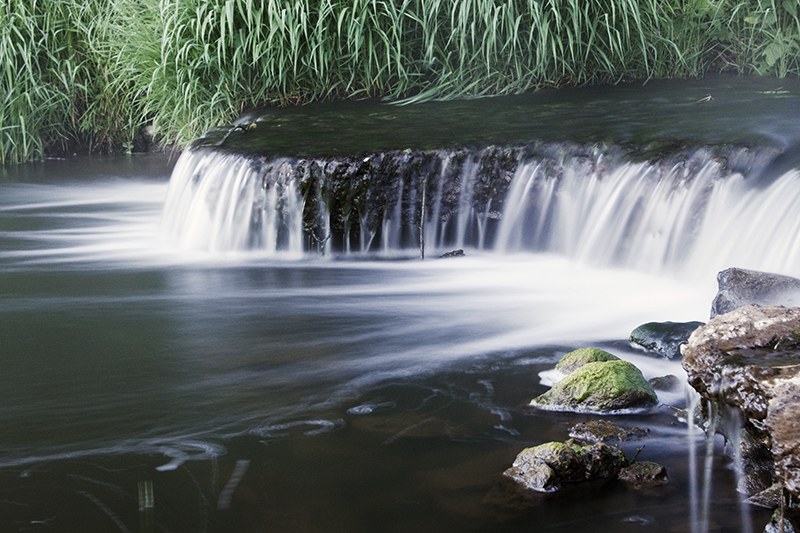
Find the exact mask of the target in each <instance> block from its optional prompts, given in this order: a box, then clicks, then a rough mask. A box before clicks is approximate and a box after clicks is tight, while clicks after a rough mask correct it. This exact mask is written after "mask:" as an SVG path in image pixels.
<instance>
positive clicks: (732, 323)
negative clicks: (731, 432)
mask: <svg viewBox="0 0 800 533" xmlns="http://www.w3.org/2000/svg"><path fill="white" fill-rule="evenodd" d="M681 351H682V352H683V367H684V369H685V370H686V372H687V374H688V378H689V383H690V384H691V385H692V386H693V387H694V388H695V389H696V390H697V391H698V392H699V393H700V395H701V396H703V397H704V398H706V399H708V400H711V401H712V402H714V403H715V404H716V405H719V406H721V407H725V408H728V409H733V410H734V411H735V412H738V413H740V416H741V419H742V420H743V422H744V424H743V427H744V431H745V432H746V434H745V438H744V439H743V440H742V442H743V443H744V444H745V445H744V446H743V447H742V451H743V456H744V458H745V463H746V464H745V474H747V475H748V476H750V475H751V474H752V475H753V476H751V477H753V479H756V478H758V477H759V476H762V475H763V474H764V472H765V471H766V469H765V468H764V467H763V466H762V463H763V462H764V461H763V457H764V456H766V457H770V456H771V462H772V465H771V468H770V470H772V471H774V476H775V478H776V479H777V481H779V482H780V483H781V484H782V485H783V487H785V489H786V490H788V491H789V492H790V493H791V494H793V495H794V496H795V497H796V496H798V495H800V419H798V406H800V308H796V307H794V308H785V307H774V306H768V307H757V306H755V305H750V306H746V307H741V308H738V309H736V310H734V311H731V312H729V313H726V314H724V315H718V316H716V317H714V318H712V319H711V320H710V321H709V322H708V324H706V325H705V326H703V327H702V328H699V329H697V330H696V331H695V332H694V333H692V335H691V337H690V338H689V342H688V343H687V344H686V345H685V346H683V347H682V348H681ZM729 437H731V436H729ZM758 484H760V485H761V486H763V485H764V484H765V483H764V482H763V481H762V482H760V483H758ZM758 484H756V483H754V484H753V485H754V486H755V485H758Z"/></svg>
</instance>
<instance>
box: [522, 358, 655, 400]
mask: <svg viewBox="0 0 800 533" xmlns="http://www.w3.org/2000/svg"><path fill="white" fill-rule="evenodd" d="M531 405H532V406H534V407H538V408H540V409H547V410H552V411H579V412H582V411H586V412H608V411H619V410H624V409H644V408H649V407H654V406H656V405H658V397H657V396H656V393H655V391H654V390H653V387H652V385H650V383H648V382H647V380H646V379H644V376H642V372H641V371H640V370H639V369H638V368H636V367H635V366H634V365H632V364H631V363H629V362H627V361H622V360H616V361H605V362H595V363H586V364H585V365H583V366H581V367H580V368H578V369H576V370H574V371H573V372H572V373H571V374H570V375H568V376H567V377H565V378H564V379H562V380H561V381H559V382H558V383H556V384H555V385H553V387H552V388H551V389H550V390H549V391H547V392H545V393H544V394H542V395H541V396H539V397H537V398H534V399H533V400H532V401H531Z"/></svg>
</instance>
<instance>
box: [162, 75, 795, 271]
mask: <svg viewBox="0 0 800 533" xmlns="http://www.w3.org/2000/svg"><path fill="white" fill-rule="evenodd" d="M781 81H783V80H781ZM706 91H709V92H708V94H709V95H710V94H711V92H710V91H713V93H714V96H713V97H711V98H706V97H703V95H705V94H706ZM698 95H700V97H699V98H696V97H697V96H698ZM426 106H427V107H426ZM798 109H800V84H797V83H789V82H787V83H786V84H783V83H782V84H781V86H775V80H755V81H754V80H740V79H738V78H737V79H734V78H726V77H719V78H714V79H709V80H701V81H696V82H690V83H688V84H687V83H684V84H681V85H677V84H672V83H668V82H662V83H660V84H652V85H648V86H644V87H641V86H628V87H621V88H615V90H614V91H610V90H608V89H607V88H597V89H591V90H586V89H584V90H581V91H574V92H567V93H559V98H555V97H554V96H553V93H549V92H542V93H535V94H533V95H526V96H520V97H510V98H507V99H502V100H499V99H498V100H490V101H472V102H450V103H439V104H426V105H425V106H411V107H408V108H405V107H396V106H387V105H384V104H379V103H376V102H347V103H328V104H320V105H319V106H317V107H313V108H312V106H309V107H307V108H299V109H290V110H269V111H263V112H254V113H251V114H248V115H245V116H243V117H242V118H241V119H240V120H239V121H237V123H235V124H234V125H233V126H232V127H230V128H220V129H218V130H215V131H211V132H209V133H208V134H207V135H206V136H204V137H203V138H202V139H199V140H198V141H197V142H196V143H195V144H194V145H193V146H192V147H191V148H190V149H187V150H186V151H185V152H184V154H183V155H182V156H181V158H180V160H179V161H178V163H177V165H176V168H175V171H174V173H173V178H172V181H171V184H170V188H169V192H168V194H167V200H166V203H165V209H164V217H163V230H164V231H165V233H166V234H167V235H169V238H170V239H172V241H173V242H175V243H177V244H178V245H179V246H180V247H181V248H184V249H194V250H205V251H210V252H241V251H253V250H255V251H259V252H262V253H266V254H267V255H272V256H275V257H284V258H286V257H294V258H298V257H301V256H302V255H303V254H305V253H321V254H323V255H328V256H330V255H331V254H334V255H336V254H345V255H346V254H354V253H356V254H367V253H370V254H374V253H378V254H382V255H383V256H390V257H400V256H405V257H410V256H413V255H418V254H420V252H421V251H422V250H424V251H425V252H426V253H427V255H428V256H429V257H430V256H434V255H440V254H442V253H445V252H448V251H450V250H453V249H460V248H468V249H472V250H479V251H481V252H485V253H501V254H509V253H518V252H547V253H556V254H559V255H563V256H566V257H569V258H571V259H576V260H579V261H581V262H587V263H591V264H595V265H601V266H615V267H623V268H632V269H636V270H641V271H646V272H665V271H666V272H677V273H687V272H688V273H700V272H702V273H704V274H710V273H715V272H716V271H718V270H721V269H723V268H726V267H728V266H731V265H733V264H735V265H737V266H742V267H747V268H755V269H761V270H770V271H777V272H783V273H787V274H800V271H798V268H800V267H798V266H797V265H799V264H800V240H798V238H797V237H796V235H798V230H800V215H798V214H797V213H796V210H795V209H794V208H793V206H794V205H796V202H797V201H798V199H800V186H798V185H797V183H798V182H800V180H798V176H800V174H798V171H796V170H795V168H796V167H797V166H798V161H796V159H797V157H798V153H800V152H798V151H797V150H795V149H794V147H795V146H798V144H799V143H800V128H798V126H797V123H796V121H795V120H794V117H795V116H797V113H796V111H797V110H798ZM576 124H579V125H580V128H578V127H576ZM454 131H455V133H453V132H454ZM567 137H571V138H572V141H570V142H564V141H563V139H564V138H567ZM312 139H313V141H312ZM457 139H459V140H460V141H459V140H457ZM634 139H635V142H634ZM576 141H577V142H576Z"/></svg>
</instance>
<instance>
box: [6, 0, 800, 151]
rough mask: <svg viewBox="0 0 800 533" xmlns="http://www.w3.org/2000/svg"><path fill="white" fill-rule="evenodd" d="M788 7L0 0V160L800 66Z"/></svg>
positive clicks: (544, 0)
mask: <svg viewBox="0 0 800 533" xmlns="http://www.w3.org/2000/svg"><path fill="white" fill-rule="evenodd" d="M799 10H800V9H799V8H798V5H797V3H796V2H795V1H793V0H741V1H736V0H716V1H712V0H668V1H660V0H598V1H596V2H581V1H579V0H381V1H378V0H345V1H339V0H315V1H313V2H312V1H310V0H47V1H45V0H4V1H3V2H2V4H0V63H1V66H2V69H3V70H2V82H0V83H2V92H0V94H2V95H3V98H4V103H3V108H2V113H0V162H2V163H13V162H18V161H24V160H29V159H34V158H38V157H42V156H43V155H46V154H59V153H69V152H72V151H74V150H78V149H81V150H84V151H85V150H90V151H115V150H132V149H135V148H136V144H137V143H139V142H140V141H141V138H142V131H143V128H144V127H145V126H148V127H149V130H150V131H151V132H152V133H155V134H157V135H160V136H161V137H162V138H163V140H164V142H168V143H172V142H174V143H177V144H179V145H180V144H183V143H186V142H188V141H190V140H192V139H193V138H195V137H197V136H198V135H199V134H201V133H202V132H203V131H205V130H207V129H208V128H210V127H213V126H215V125H219V124H223V123H227V122H229V121H230V120H231V119H232V118H233V117H235V116H237V115H238V114H239V113H241V112H242V111H244V110H246V109H248V108H252V107H255V106H260V105H289V104H297V103H303V102H308V101H312V100H318V99H326V98H351V97H355V98H359V97H385V98H388V99H392V100H401V101H405V102H409V103H412V102H415V101H422V100H426V99H432V98H460V97H475V96H485V95H496V94H509V93H517V92H522V91H527V90H532V89H535V88H541V87H563V86H570V85H582V84H593V83H616V82H621V81H631V80H648V79H659V78H683V77H697V76H702V75H703V74H706V73H709V72H719V71H727V72H732V73H739V74H754V75H765V76H796V75H798V74H800V13H798V11H799Z"/></svg>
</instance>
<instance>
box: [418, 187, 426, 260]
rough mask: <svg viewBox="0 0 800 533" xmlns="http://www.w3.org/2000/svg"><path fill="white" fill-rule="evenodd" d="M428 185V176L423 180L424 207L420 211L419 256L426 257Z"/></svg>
mask: <svg viewBox="0 0 800 533" xmlns="http://www.w3.org/2000/svg"><path fill="white" fill-rule="evenodd" d="M427 185H428V176H425V178H423V180H422V207H420V210H419V211H420V213H419V258H420V259H421V260H422V259H425V189H427V188H428V187H427Z"/></svg>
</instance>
